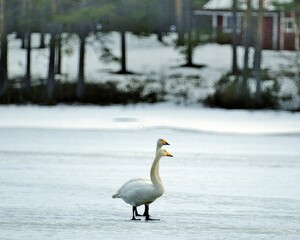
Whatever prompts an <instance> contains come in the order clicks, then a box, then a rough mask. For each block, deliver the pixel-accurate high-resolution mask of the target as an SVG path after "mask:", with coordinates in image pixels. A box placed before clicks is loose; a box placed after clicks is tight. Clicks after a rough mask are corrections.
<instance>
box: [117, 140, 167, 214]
mask: <svg viewBox="0 0 300 240" xmlns="http://www.w3.org/2000/svg"><path fill="white" fill-rule="evenodd" d="M163 145H170V144H169V143H168V142H167V141H166V140H165V139H161V138H160V139H158V140H157V144H156V151H155V154H156V153H157V152H158V150H160V149H161V148H162V146H163ZM157 171H158V172H159V166H157ZM158 177H159V176H158ZM136 181H145V182H146V181H149V183H150V182H151V179H150V178H141V177H140V178H131V179H129V180H128V181H127V182H125V183H124V184H123V185H122V186H121V187H120V188H119V190H118V191H117V192H116V194H114V195H113V197H114V196H117V195H118V194H119V193H120V192H122V191H123V189H124V188H125V187H126V186H127V185H128V184H130V183H132V182H136ZM124 201H125V200H124ZM125 202H126V201H125ZM145 213H146V212H144V214H143V215H144V216H145ZM135 214H136V215H137V216H140V215H139V213H138V212H137V210H136V212H135Z"/></svg>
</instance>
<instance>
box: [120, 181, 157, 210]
mask: <svg viewBox="0 0 300 240" xmlns="http://www.w3.org/2000/svg"><path fill="white" fill-rule="evenodd" d="M161 195H162V193H161V192H160V191H159V190H158V189H157V188H155V187H154V186H153V184H152V182H151V180H150V179H146V180H145V179H144V180H137V181H133V182H130V183H128V184H127V185H126V186H124V188H123V189H122V191H121V192H120V193H119V197H120V198H122V199H123V200H124V201H125V202H126V203H129V204H131V205H133V206H140V205H142V204H146V203H149V204H150V203H151V202H153V201H154V200H155V199H156V198H158V197H159V196H161Z"/></svg>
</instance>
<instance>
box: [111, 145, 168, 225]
mask: <svg viewBox="0 0 300 240" xmlns="http://www.w3.org/2000/svg"><path fill="white" fill-rule="evenodd" d="M163 156H168V157H173V156H172V155H171V154H170V153H169V152H168V151H167V150H165V149H160V150H158V151H157V153H156V156H155V158H154V161H153V163H152V167H151V170H150V179H145V178H140V179H139V180H135V181H131V182H129V183H127V184H126V185H125V186H122V189H121V191H118V192H117V193H116V194H114V195H113V196H112V197H113V198H122V199H123V200H124V201H125V202H126V203H128V204H130V205H131V206H132V219H131V220H140V219H137V218H135V213H136V207H138V206H140V205H143V204H144V205H145V213H146V214H145V216H146V218H145V219H146V220H153V219H151V218H150V215H149V204H151V203H152V202H154V201H155V200H156V199H157V198H159V197H160V196H162V195H163V193H164V186H163V183H162V181H161V179H160V177H159V160H160V159H161V157H163Z"/></svg>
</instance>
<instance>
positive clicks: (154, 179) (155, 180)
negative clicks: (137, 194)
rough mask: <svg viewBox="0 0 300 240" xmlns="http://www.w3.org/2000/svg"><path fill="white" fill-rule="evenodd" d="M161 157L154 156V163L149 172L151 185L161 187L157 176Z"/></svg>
mask: <svg viewBox="0 0 300 240" xmlns="http://www.w3.org/2000/svg"><path fill="white" fill-rule="evenodd" d="M160 158H161V156H159V155H156V156H155V158H154V161H153V163H152V167H151V171H150V177H151V182H152V183H153V185H155V186H158V187H161V186H162V182H161V179H160V176H159V160H160Z"/></svg>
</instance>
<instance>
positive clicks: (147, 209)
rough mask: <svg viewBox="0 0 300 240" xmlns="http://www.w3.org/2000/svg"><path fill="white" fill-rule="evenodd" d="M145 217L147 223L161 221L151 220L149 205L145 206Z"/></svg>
mask: <svg viewBox="0 0 300 240" xmlns="http://www.w3.org/2000/svg"><path fill="white" fill-rule="evenodd" d="M143 215H144V216H145V220H146V221H159V219H154V218H150V214H149V206H148V205H145V212H144V214H143Z"/></svg>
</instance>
